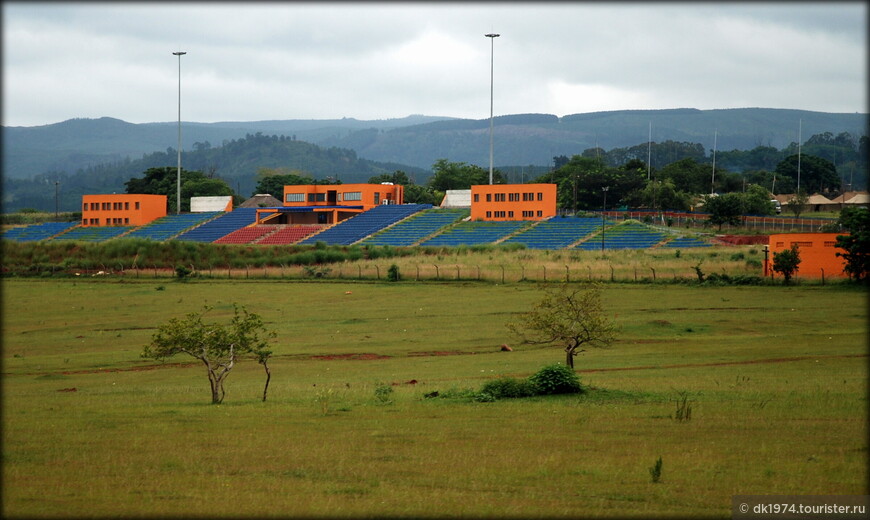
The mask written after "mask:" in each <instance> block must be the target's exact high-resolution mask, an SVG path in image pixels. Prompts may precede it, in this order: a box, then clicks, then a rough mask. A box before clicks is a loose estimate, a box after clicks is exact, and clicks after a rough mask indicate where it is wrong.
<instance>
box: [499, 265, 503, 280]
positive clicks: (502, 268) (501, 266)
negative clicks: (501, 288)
mask: <svg viewBox="0 0 870 520" xmlns="http://www.w3.org/2000/svg"><path fill="white" fill-rule="evenodd" d="M499 267H501V283H502V284H504V266H503V265H500V266H499Z"/></svg>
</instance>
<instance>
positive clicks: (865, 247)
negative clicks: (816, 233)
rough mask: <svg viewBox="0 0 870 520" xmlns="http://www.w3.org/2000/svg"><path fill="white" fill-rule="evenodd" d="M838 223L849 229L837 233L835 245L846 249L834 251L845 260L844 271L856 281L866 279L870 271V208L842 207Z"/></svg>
mask: <svg viewBox="0 0 870 520" xmlns="http://www.w3.org/2000/svg"><path fill="white" fill-rule="evenodd" d="M839 224H840V226H842V227H843V228H844V229H846V230H847V231H849V234H848V235H837V243H836V246H837V247H838V248H840V249H843V250H844V251H846V252H845V253H840V252H839V251H838V252H837V253H836V254H837V256H840V257H843V258H844V259H845V260H846V267H845V271H846V273H848V274H849V277H850V278H852V279H853V280H856V281H861V280H865V281H866V280H868V279H870V278H868V273H870V210H868V209H867V208H860V207H852V208H843V210H842V211H841V212H840V219H839Z"/></svg>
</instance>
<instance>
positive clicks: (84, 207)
mask: <svg viewBox="0 0 870 520" xmlns="http://www.w3.org/2000/svg"><path fill="white" fill-rule="evenodd" d="M87 210H88V203H87V202H85V203H84V204H82V211H87Z"/></svg>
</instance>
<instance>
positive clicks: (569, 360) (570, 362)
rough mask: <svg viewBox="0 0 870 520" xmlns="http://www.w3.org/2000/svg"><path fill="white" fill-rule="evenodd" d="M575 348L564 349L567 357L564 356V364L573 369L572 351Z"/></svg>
mask: <svg viewBox="0 0 870 520" xmlns="http://www.w3.org/2000/svg"><path fill="white" fill-rule="evenodd" d="M575 348H576V347H568V348H566V349H565V352H566V353H567V355H566V356H565V364H566V365H568V366H569V367H571V369H572V370H573V369H574V349H575Z"/></svg>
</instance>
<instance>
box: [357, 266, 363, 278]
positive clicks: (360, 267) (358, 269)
mask: <svg viewBox="0 0 870 520" xmlns="http://www.w3.org/2000/svg"><path fill="white" fill-rule="evenodd" d="M356 269H357V273H356V277H357V280H362V264H357V266H356Z"/></svg>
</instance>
